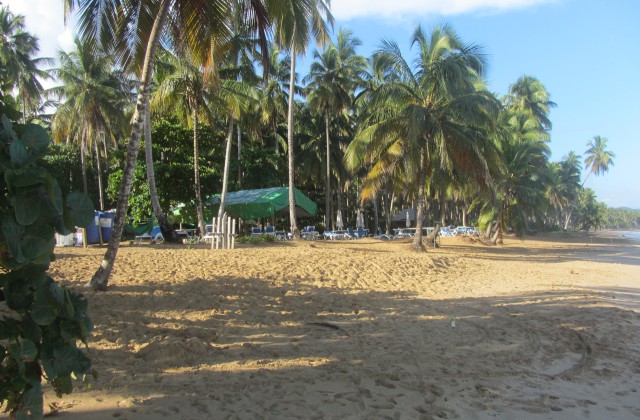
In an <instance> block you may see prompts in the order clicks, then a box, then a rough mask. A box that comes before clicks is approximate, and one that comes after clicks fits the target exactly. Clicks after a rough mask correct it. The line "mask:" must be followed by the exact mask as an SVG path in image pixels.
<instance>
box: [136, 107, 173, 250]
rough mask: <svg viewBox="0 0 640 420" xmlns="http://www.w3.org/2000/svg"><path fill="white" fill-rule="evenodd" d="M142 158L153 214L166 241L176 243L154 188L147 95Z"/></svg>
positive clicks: (154, 177) (149, 111)
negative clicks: (145, 168) (145, 166)
mask: <svg viewBox="0 0 640 420" xmlns="http://www.w3.org/2000/svg"><path fill="white" fill-rule="evenodd" d="M144 158H145V162H146V164H147V180H148V181H149V194H150V195H151V207H152V208H153V214H155V215H156V219H158V225H159V226H160V231H161V232H162V236H163V237H164V240H165V241H166V242H171V243H178V241H179V239H178V236H177V235H176V232H175V230H174V229H173V227H172V226H171V225H170V224H169V220H168V219H167V216H166V215H165V214H164V212H163V211H162V207H161V206H160V200H159V199H158V189H157V188H156V175H155V170H154V168H153V148H152V141H151V110H150V108H149V95H147V100H146V102H145V113H144Z"/></svg>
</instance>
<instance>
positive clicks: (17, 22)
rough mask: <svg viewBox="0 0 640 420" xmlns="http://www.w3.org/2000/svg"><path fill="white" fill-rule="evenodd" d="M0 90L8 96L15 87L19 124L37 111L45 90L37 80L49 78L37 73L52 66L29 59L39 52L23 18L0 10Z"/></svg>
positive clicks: (42, 59)
mask: <svg viewBox="0 0 640 420" xmlns="http://www.w3.org/2000/svg"><path fill="white" fill-rule="evenodd" d="M0 40H2V42H0V80H1V86H0V89H2V91H3V92H4V93H5V94H11V93H12V92H11V91H12V90H13V87H14V86H15V87H17V90H18V97H19V98H20V101H19V102H20V103H21V108H22V121H23V123H24V122H26V120H27V114H28V113H29V112H34V111H36V110H38V109H39V107H40V103H41V99H42V93H43V92H44V89H43V87H42V85H41V84H40V81H39V80H38V79H39V78H40V79H48V78H50V76H49V74H48V72H46V71H44V70H40V69H39V67H40V66H42V65H47V64H51V62H52V60H51V59H49V58H32V57H33V56H34V55H35V54H36V53H37V52H38V50H39V47H38V39H37V38H36V37H35V36H33V35H31V34H30V33H28V32H25V31H24V16H22V15H14V14H13V13H11V11H10V10H9V8H8V7H0Z"/></svg>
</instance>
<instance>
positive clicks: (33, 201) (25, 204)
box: [13, 188, 42, 226]
mask: <svg viewBox="0 0 640 420" xmlns="http://www.w3.org/2000/svg"><path fill="white" fill-rule="evenodd" d="M13 200H14V201H13V205H14V209H15V215H16V220H17V221H18V223H20V224H21V225H23V226H26V225H30V224H32V223H33V222H35V221H36V219H37V218H38V216H39V215H40V208H41V207H40V201H41V200H42V191H41V189H40V188H29V189H22V190H20V191H19V192H17V193H16V195H15V196H14V198H13Z"/></svg>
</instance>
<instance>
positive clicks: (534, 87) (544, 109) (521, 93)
mask: <svg viewBox="0 0 640 420" xmlns="http://www.w3.org/2000/svg"><path fill="white" fill-rule="evenodd" d="M549 98H550V95H549V92H547V90H546V88H545V87H544V85H543V84H542V83H541V82H540V81H539V80H538V79H536V78H535V77H532V76H526V75H525V76H522V77H520V78H519V79H518V80H516V82H515V83H514V84H512V85H511V86H510V87H509V94H508V95H507V97H506V98H505V99H504V102H505V105H506V107H507V109H509V110H511V111H518V112H514V113H512V116H517V117H522V116H524V118H525V119H529V117H533V120H532V121H536V122H537V124H538V125H539V128H540V130H545V131H548V130H551V120H550V119H549V112H550V111H551V108H554V107H555V106H556V104H555V102H552V101H551V100H550V99H549Z"/></svg>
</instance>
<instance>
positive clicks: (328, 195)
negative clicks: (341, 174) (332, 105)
mask: <svg viewBox="0 0 640 420" xmlns="http://www.w3.org/2000/svg"><path fill="white" fill-rule="evenodd" d="M324 131H325V135H326V138H327V187H326V189H325V192H324V201H325V214H326V216H325V220H326V223H325V227H326V228H327V229H329V230H331V224H332V223H331V221H332V220H333V218H332V217H331V143H330V140H329V113H328V112H327V113H326V114H325V116H324Z"/></svg>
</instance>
